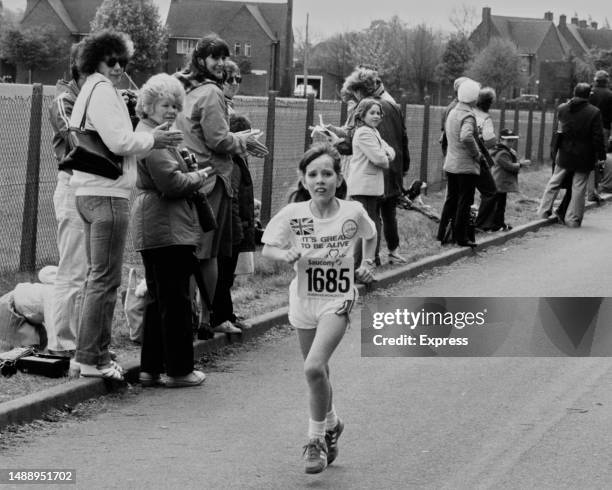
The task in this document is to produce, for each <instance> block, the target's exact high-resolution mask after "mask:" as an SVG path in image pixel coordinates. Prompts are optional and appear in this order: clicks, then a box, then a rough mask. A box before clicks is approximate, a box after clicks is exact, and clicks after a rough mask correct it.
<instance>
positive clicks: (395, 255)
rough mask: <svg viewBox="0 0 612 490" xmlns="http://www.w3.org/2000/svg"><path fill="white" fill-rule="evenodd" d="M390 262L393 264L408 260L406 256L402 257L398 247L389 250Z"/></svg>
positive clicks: (403, 262)
mask: <svg viewBox="0 0 612 490" xmlns="http://www.w3.org/2000/svg"><path fill="white" fill-rule="evenodd" d="M388 258H389V263H390V264H393V263H396V264H405V263H406V262H408V261H407V260H406V259H405V258H404V257H402V256H401V255H400V254H399V252H398V249H397V248H396V249H395V250H389V255H388Z"/></svg>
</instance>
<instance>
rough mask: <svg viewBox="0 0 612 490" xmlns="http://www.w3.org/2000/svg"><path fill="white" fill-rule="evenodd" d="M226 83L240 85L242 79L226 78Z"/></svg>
mask: <svg viewBox="0 0 612 490" xmlns="http://www.w3.org/2000/svg"><path fill="white" fill-rule="evenodd" d="M225 81H226V83H234V82H236V83H242V77H228V78H227V80H225Z"/></svg>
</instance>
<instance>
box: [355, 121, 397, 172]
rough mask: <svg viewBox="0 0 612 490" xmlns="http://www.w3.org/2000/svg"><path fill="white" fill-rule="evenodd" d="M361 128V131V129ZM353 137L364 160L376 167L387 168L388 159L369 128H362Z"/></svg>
mask: <svg viewBox="0 0 612 490" xmlns="http://www.w3.org/2000/svg"><path fill="white" fill-rule="evenodd" d="M362 128H363V129H362ZM362 128H359V129H358V130H357V131H356V132H355V135H354V136H353V140H354V144H356V145H357V146H358V147H359V149H360V150H361V151H362V152H363V154H364V155H365V156H366V158H367V159H368V160H369V161H370V162H371V163H372V164H373V165H376V166H377V167H381V168H389V157H388V156H387V153H386V152H385V149H384V146H383V145H382V144H381V141H382V139H379V138H378V137H377V135H376V133H375V132H374V130H372V129H371V128H365V127H363V126H362Z"/></svg>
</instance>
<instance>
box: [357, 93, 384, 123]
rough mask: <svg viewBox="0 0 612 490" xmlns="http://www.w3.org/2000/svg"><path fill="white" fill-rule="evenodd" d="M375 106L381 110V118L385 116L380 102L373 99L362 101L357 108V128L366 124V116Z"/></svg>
mask: <svg viewBox="0 0 612 490" xmlns="http://www.w3.org/2000/svg"><path fill="white" fill-rule="evenodd" d="M373 105H377V106H378V107H379V108H380V117H383V116H384V114H383V108H382V104H381V103H380V101H379V100H376V99H372V98H366V99H361V101H360V102H359V104H357V107H356V108H355V112H354V115H355V126H363V125H364V124H365V122H364V119H365V115H366V114H367V113H368V111H369V110H370V109H371V108H372V106H373Z"/></svg>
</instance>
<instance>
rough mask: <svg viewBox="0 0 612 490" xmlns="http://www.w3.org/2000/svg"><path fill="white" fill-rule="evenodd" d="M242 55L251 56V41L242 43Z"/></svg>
mask: <svg viewBox="0 0 612 490" xmlns="http://www.w3.org/2000/svg"><path fill="white" fill-rule="evenodd" d="M244 55H245V56H246V57H247V58H250V57H251V43H244Z"/></svg>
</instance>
